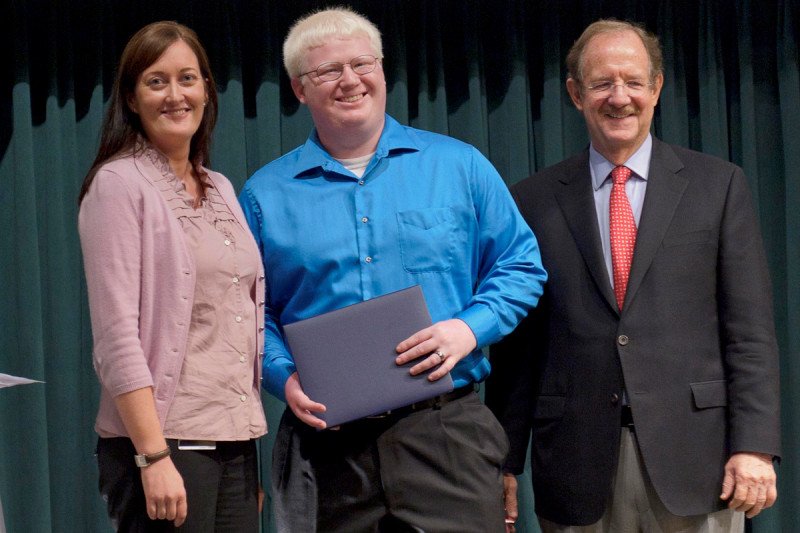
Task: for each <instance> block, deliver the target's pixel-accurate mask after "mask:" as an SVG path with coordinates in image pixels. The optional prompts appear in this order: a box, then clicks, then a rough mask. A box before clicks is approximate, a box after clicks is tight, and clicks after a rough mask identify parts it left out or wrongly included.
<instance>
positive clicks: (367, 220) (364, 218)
mask: <svg viewBox="0 0 800 533" xmlns="http://www.w3.org/2000/svg"><path fill="white" fill-rule="evenodd" d="M361 222H363V223H364V224H366V223H367V222H369V219H368V218H367V217H361Z"/></svg>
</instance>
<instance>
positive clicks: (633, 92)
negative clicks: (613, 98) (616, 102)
mask: <svg viewBox="0 0 800 533" xmlns="http://www.w3.org/2000/svg"><path fill="white" fill-rule="evenodd" d="M652 86H653V84H652V83H647V82H644V81H642V80H628V81H626V82H623V83H611V82H610V81H599V82H597V83H594V84H592V85H586V86H585V87H586V90H587V91H589V92H590V93H592V94H595V95H597V96H606V95H610V94H612V93H613V92H614V89H616V88H617V87H621V88H622V89H623V90H624V91H625V93H626V94H627V95H628V96H638V95H640V94H642V93H644V92H645V91H646V90H647V89H648V88H650V87H652Z"/></svg>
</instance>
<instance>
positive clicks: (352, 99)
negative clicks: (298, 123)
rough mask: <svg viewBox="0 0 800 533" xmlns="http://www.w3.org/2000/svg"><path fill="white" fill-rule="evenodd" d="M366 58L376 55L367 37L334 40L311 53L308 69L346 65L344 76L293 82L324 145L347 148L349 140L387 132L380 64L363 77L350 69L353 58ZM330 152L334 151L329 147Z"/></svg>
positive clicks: (303, 79) (384, 85) (384, 82)
mask: <svg viewBox="0 0 800 533" xmlns="http://www.w3.org/2000/svg"><path fill="white" fill-rule="evenodd" d="M363 55H372V56H374V55H375V51H374V49H373V48H372V45H371V44H370V41H369V39H368V38H367V37H354V38H333V39H331V40H329V41H328V42H327V43H325V44H324V45H322V46H318V47H316V48H312V49H311V50H310V51H309V52H308V54H307V55H306V59H305V68H306V69H307V70H312V69H315V68H317V67H318V66H320V65H322V64H323V63H329V62H337V63H343V64H345V65H346V66H345V67H344V71H343V72H342V76H341V77H340V78H339V79H338V80H335V81H327V82H325V81H321V80H319V79H318V78H316V76H314V75H313V74H310V75H306V76H302V77H301V78H300V79H294V80H292V88H293V89H294V92H295V95H296V96H297V98H298V99H299V100H300V101H301V102H302V103H304V104H306V105H308V109H309V111H311V116H312V117H313V119H314V125H315V126H316V128H317V131H318V132H319V135H320V138H321V139H322V141H323V143H324V144H326V143H330V144H338V143H339V142H342V143H343V144H346V143H347V142H348V141H349V138H353V139H356V138H363V137H368V138H372V137H374V138H375V139H377V137H378V136H380V133H381V131H382V130H383V124H384V113H385V111H386V79H385V78H384V75H383V67H382V65H381V64H380V62H378V64H377V65H376V66H375V70H373V71H372V72H370V73H368V74H362V75H358V74H356V73H355V72H353V69H352V68H351V67H350V66H349V63H350V61H351V60H352V59H353V58H356V57H359V56H363ZM326 148H328V149H329V150H330V149H332V148H334V147H333V146H327V145H326ZM373 148H374V147H373ZM361 155H366V154H361Z"/></svg>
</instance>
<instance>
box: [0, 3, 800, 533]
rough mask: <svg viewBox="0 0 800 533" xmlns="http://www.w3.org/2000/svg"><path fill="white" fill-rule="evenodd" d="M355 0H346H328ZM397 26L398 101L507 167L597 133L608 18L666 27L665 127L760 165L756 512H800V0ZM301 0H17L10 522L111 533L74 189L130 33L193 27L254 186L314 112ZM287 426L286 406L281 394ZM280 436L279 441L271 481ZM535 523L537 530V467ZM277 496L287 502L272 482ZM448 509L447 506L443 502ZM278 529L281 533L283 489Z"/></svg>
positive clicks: (473, 7) (10, 112) (11, 111)
mask: <svg viewBox="0 0 800 533" xmlns="http://www.w3.org/2000/svg"><path fill="white" fill-rule="evenodd" d="M331 3H332V4H339V3H341V2H338V1H337V2H331ZM349 4H350V5H351V6H352V7H354V8H355V9H357V10H359V11H361V12H363V13H364V14H366V15H367V16H368V17H369V18H371V19H372V20H373V21H374V22H375V23H376V24H377V25H378V26H379V27H380V29H381V30H382V32H383V35H384V53H385V61H384V67H385V70H386V77H387V81H388V89H389V95H388V108H389V112H390V113H391V114H393V115H394V116H395V117H397V118H398V120H400V121H401V122H403V123H407V124H411V125H413V126H416V127H421V128H425V129H430V130H434V131H438V132H442V133H447V134H450V135H452V136H454V137H458V138H460V139H463V140H465V141H467V142H470V143H472V144H474V145H475V146H477V147H478V148H479V149H480V150H481V151H482V152H484V153H485V154H486V155H487V156H488V157H489V158H490V159H491V160H492V161H493V162H494V164H495V165H496V166H497V168H498V170H499V171H500V173H501V174H502V175H503V176H504V177H505V178H506V179H507V181H508V182H509V183H514V182H517V181H519V180H520V179H522V178H524V177H526V176H528V175H529V174H531V173H532V172H534V171H535V170H537V169H540V168H542V167H544V166H547V165H551V164H553V163H556V162H558V161H560V160H561V159H563V158H565V157H566V156H568V155H570V154H573V153H575V152H576V151H578V150H580V149H582V148H584V147H585V146H586V143H587V141H588V139H587V135H586V133H585V127H584V124H583V119H582V117H581V116H580V114H579V113H577V112H576V111H575V110H574V109H573V108H572V106H571V104H570V101H569V98H568V96H567V94H566V92H565V90H564V78H565V75H564V67H563V64H564V63H563V60H564V56H565V55H566V51H567V49H568V48H569V46H570V45H571V43H572V42H573V41H574V40H575V38H577V36H578V35H579V34H580V32H581V31H582V29H583V28H584V27H585V26H586V25H587V24H588V23H590V22H591V21H593V20H596V19H597V18H601V17H615V18H621V19H628V20H635V21H639V22H641V23H643V24H645V25H646V26H647V27H648V28H649V29H651V30H653V31H655V32H656V33H657V34H659V35H660V36H661V39H662V42H663V45H664V56H665V57H664V59H665V77H666V83H665V86H664V90H663V93H662V96H661V103H660V105H659V108H658V109H657V112H656V118H655V122H654V133H655V134H656V135H658V136H659V137H660V138H662V139H664V140H666V141H669V142H674V143H677V144H681V145H684V146H688V147H690V148H694V149H698V150H702V151H705V152H708V153H712V154H715V155H718V156H720V157H723V158H726V159H729V160H731V161H733V162H735V163H737V164H739V165H741V166H742V167H743V168H744V169H745V171H746V173H747V176H748V179H749V180H750V185H751V187H752V192H753V197H754V199H755V202H756V205H757V207H758V211H759V214H760V221H761V228H762V231H763V234H764V238H765V243H766V247H767V253H768V256H769V264H770V268H771V271H772V279H773V285H774V294H775V315H776V319H777V333H778V338H779V342H780V348H781V369H782V386H783V388H782V395H783V415H782V416H783V440H784V457H783V461H782V464H781V465H780V467H779V472H778V481H779V499H778V503H777V505H776V506H775V507H774V508H773V509H770V510H768V511H766V512H764V513H763V514H762V515H761V516H760V517H758V518H757V519H755V520H753V521H752V524H750V525H751V527H752V530H754V531H758V532H771V531H792V530H796V529H797V526H796V516H797V515H798V513H800V504H798V502H800V466H798V465H800V447H798V446H797V445H796V444H795V443H794V438H793V436H795V435H797V434H798V429H800V428H799V427H798V426H800V407H798V401H797V399H798V396H797V394H798V393H797V392H796V390H797V386H798V384H800V366H799V365H800V363H798V355H800V327H798V325H799V324H800V245H799V244H798V243H800V181H799V180H798V178H797V172H798V169H800V70H799V66H798V42H799V39H800V7H798V3H797V1H796V0H795V1H790V0H785V1H778V0H767V1H762V2H755V1H752V0H730V1H725V0H717V1H712V0H699V1H681V0H672V1H669V0H660V1H656V0H638V1H637V0H626V1H613V2H612V1H610V0H606V1H599V0H597V1H591V0H584V1H579V0H564V1H560V2H550V1H547V0H527V1H526V0H509V1H499V0H495V1H488V0H487V1H480V0H460V1H445V0H442V1H435V0H407V1H400V0H384V1H381V2H378V1H370V0H359V1H355V0H354V1H352V2H349ZM324 5H325V4H324V3H322V2H314V1H308V0H294V1H292V2H286V1H276V0H238V1H234V0H231V1H219V0H194V1H190V0H173V1H166V0H158V1H155V0H137V1H136V2H121V1H120V2H108V1H106V0H75V1H73V2H68V1H64V0H50V1H47V2H45V1H35V0H30V1H28V2H25V1H20V0H6V1H5V2H4V3H2V5H0V14H2V15H3V21H2V23H3V25H4V28H3V30H4V31H2V32H0V45H1V46H0V50H2V52H0V72H2V76H0V228H2V231H0V244H1V245H2V246H1V247H0V280H2V281H0V373H7V374H13V375H21V376H27V377H30V378H34V379H37V380H41V381H44V382H45V383H43V384H42V383H36V384H32V385H24V386H18V387H13V388H8V389H2V390H0V501H2V508H3V512H4V515H5V521H6V526H7V529H8V531H9V532H11V533H17V532H29V531H35V532H45V531H59V532H61V531H64V532H87V531H98V532H102V531H109V530H110V525H109V522H108V520H107V518H106V515H105V510H104V504H103V502H102V500H101V498H100V496H99V495H98V492H97V467H96V463H95V459H94V456H93V451H94V444H95V435H94V433H93V429H92V426H93V419H94V416H95V411H96V406H97V399H98V385H97V381H96V378H95V376H94V372H93V369H92V361H91V331H90V326H89V312H88V308H87V303H86V294H85V292H86V289H85V282H84V279H83V272H82V267H81V256H80V250H79V244H78V236H77V230H76V219H77V201H76V200H77V195H78V190H79V188H80V184H81V180H82V178H83V175H84V174H85V173H86V171H87V170H88V167H89V164H90V163H91V161H92V159H93V156H94V153H95V150H96V149H97V142H98V132H99V129H100V125H101V121H102V116H103V111H104V104H105V102H106V101H107V98H108V95H109V91H110V87H111V83H112V81H113V76H114V69H115V66H116V62H117V60H118V59H119V55H120V53H121V51H122V48H123V46H124V44H125V42H126V41H127V39H128V38H129V37H130V36H131V35H132V34H133V33H134V32H135V31H136V30H137V29H139V28H140V27H141V26H143V25H145V24H147V23H149V22H152V21H155V20H161V19H170V20H178V21H180V22H183V23H185V24H187V25H189V26H191V27H192V28H194V29H195V30H196V31H197V32H198V34H199V35H200V38H201V40H202V42H203V43H204V44H205V46H206V48H207V50H208V52H209V55H210V58H211V61H212V67H213V70H214V74H215V77H216V79H217V81H218V84H219V86H220V120H219V125H218V126H217V130H216V132H215V140H214V148H213V152H212V162H211V167H212V168H214V169H215V170H219V171H221V172H223V173H224V174H225V175H227V176H228V177H229V178H230V179H231V181H232V182H233V183H234V185H235V186H236V187H237V188H239V187H241V186H242V184H243V183H244V181H245V180H246V179H247V177H248V176H249V175H250V174H252V173H253V172H254V171H255V170H256V169H257V168H259V167H260V166H261V165H263V164H265V163H267V162H268V161H270V160H272V159H274V158H275V157H277V156H279V155H280V154H282V153H284V152H286V151H287V150H289V149H291V148H294V147H295V146H297V145H298V144H300V143H302V142H303V141H304V140H305V138H306V136H307V134H308V132H309V129H310V127H311V119H310V116H309V114H308V113H307V111H306V110H305V109H304V108H302V107H300V106H299V105H298V103H297V102H296V101H295V99H294V97H293V95H292V92H291V90H290V87H289V83H288V80H287V79H286V76H285V74H284V73H283V70H282V67H281V53H280V49H281V48H280V47H281V43H282V40H283V38H284V36H285V34H286V32H287V29H288V27H289V25H290V24H291V22H292V21H293V20H294V19H296V18H297V17H298V16H300V15H301V14H304V13H306V12H308V11H310V10H312V9H316V8H320V7H323V6H324ZM264 405H265V407H266V410H267V412H268V417H269V424H270V426H271V428H272V429H273V430H274V429H275V428H277V425H278V420H279V416H280V413H281V411H282V409H283V405H282V404H281V403H280V402H278V401H276V400H274V399H273V398H269V397H267V396H266V395H265V397H264ZM272 439H273V435H272V434H270V435H268V436H267V437H265V438H264V439H263V440H262V441H261V445H260V453H261V459H262V468H261V471H262V475H263V484H264V486H268V484H269V483H268V479H269V470H270V460H269V459H270V455H271V446H272ZM520 486H521V517H520V521H519V524H518V529H517V530H518V531H519V532H521V533H522V532H533V531H538V527H537V526H536V524H535V516H534V512H533V496H532V494H531V489H530V483H529V482H528V481H527V479H525V478H521V479H520ZM268 503H269V500H268ZM443 512H447V510H443ZM263 518H264V521H263V524H264V525H263V531H274V523H273V521H272V518H271V514H270V510H269V505H267V506H266V508H265V510H264V513H263Z"/></svg>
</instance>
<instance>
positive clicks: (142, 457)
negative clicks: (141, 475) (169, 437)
mask: <svg viewBox="0 0 800 533" xmlns="http://www.w3.org/2000/svg"><path fill="white" fill-rule="evenodd" d="M170 453H172V451H171V450H170V449H169V446H167V447H166V448H164V449H163V450H161V451H160V452H156V453H142V454H138V455H134V456H133V460H134V461H136V466H138V467H139V468H144V467H146V466H150V465H151V464H153V463H155V462H158V461H160V460H161V459H163V458H164V457H169V454H170Z"/></svg>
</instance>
